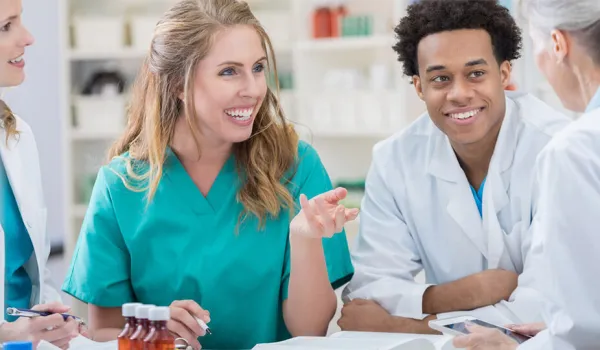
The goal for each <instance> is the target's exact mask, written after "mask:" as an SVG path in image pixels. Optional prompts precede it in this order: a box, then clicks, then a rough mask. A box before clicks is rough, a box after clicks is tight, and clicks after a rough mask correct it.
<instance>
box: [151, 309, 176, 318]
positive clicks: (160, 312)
mask: <svg viewBox="0 0 600 350" xmlns="http://www.w3.org/2000/svg"><path fill="white" fill-rule="evenodd" d="M170 318H171V310H169V308H168V307H155V308H152V309H151V310H150V321H168V320H169V319H170Z"/></svg>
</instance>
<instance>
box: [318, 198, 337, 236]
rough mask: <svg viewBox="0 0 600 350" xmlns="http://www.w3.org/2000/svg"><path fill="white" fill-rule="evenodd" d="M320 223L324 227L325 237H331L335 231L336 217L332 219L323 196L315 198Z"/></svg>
mask: <svg viewBox="0 0 600 350" xmlns="http://www.w3.org/2000/svg"><path fill="white" fill-rule="evenodd" d="M315 204H316V207H317V213H318V215H319V221H320V222H321V225H322V227H323V236H325V237H331V236H333V233H334V231H335V216H333V217H332V215H331V213H330V211H329V209H328V208H327V205H326V204H325V200H324V199H323V197H322V196H318V197H317V198H315Z"/></svg>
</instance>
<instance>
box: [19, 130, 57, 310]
mask: <svg viewBox="0 0 600 350" xmlns="http://www.w3.org/2000/svg"><path fill="white" fill-rule="evenodd" d="M27 129H28V131H29V133H30V134H31V142H32V143H33V146H32V147H33V150H34V152H35V154H33V155H32V159H31V160H32V161H34V162H35V165H36V169H35V171H36V173H37V174H40V168H39V164H40V161H39V153H38V147H37V143H36V141H35V138H34V137H33V133H32V132H31V129H30V128H29V126H27ZM35 188H36V190H37V191H39V194H40V197H39V198H40V201H41V204H42V205H44V206H45V199H44V195H43V193H44V192H43V188H42V181H41V177H39V181H38V183H37V185H36V187H35ZM46 228H47V227H46V222H44V227H42V228H41V231H40V232H42V234H43V240H42V241H43V242H44V247H43V248H44V250H43V253H42V255H43V259H42V261H43V264H42V266H40V267H39V268H40V269H43V270H44V271H43V276H44V277H43V280H41V281H40V284H41V285H42V288H41V289H42V293H43V294H42V295H40V303H42V304H47V303H52V302H61V303H62V299H61V297H60V294H59V292H58V290H57V289H56V288H55V287H54V286H53V283H52V273H51V271H50V270H49V269H48V267H47V266H48V258H49V257H50V238H49V237H48V233H47V230H46Z"/></svg>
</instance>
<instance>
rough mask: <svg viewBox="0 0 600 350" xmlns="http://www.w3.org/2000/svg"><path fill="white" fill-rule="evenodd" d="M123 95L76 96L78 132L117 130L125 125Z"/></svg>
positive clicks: (76, 128)
mask: <svg viewBox="0 0 600 350" xmlns="http://www.w3.org/2000/svg"><path fill="white" fill-rule="evenodd" d="M125 103H126V102H125V97H124V96H122V95H117V96H111V97H105V96H78V97H76V98H75V101H74V105H75V116H76V120H77V126H76V127H75V130H77V131H79V132H94V133H108V132H119V131H121V130H123V128H124V127H125Z"/></svg>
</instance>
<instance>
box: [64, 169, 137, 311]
mask: <svg viewBox="0 0 600 350" xmlns="http://www.w3.org/2000/svg"><path fill="white" fill-rule="evenodd" d="M111 180H112V184H111ZM116 181H120V180H119V179H118V177H117V176H116V175H115V174H114V173H113V172H112V171H111V170H109V169H107V168H102V169H100V172H99V173H98V177H97V179H96V183H95V185H94V189H93V192H92V196H91V199H90V203H89V207H88V210H87V213H86V215H85V218H84V221H83V225H82V227H81V231H80V234H79V239H78V241H77V245H76V248H75V252H74V255H73V260H72V262H71V267H70V270H69V272H68V274H67V277H66V279H65V281H64V283H63V286H62V289H63V291H64V292H65V293H68V294H70V295H72V296H73V297H75V298H77V299H79V300H81V301H83V302H85V303H88V304H94V305H97V306H101V307H120V306H121V305H122V304H124V303H127V302H132V301H134V293H133V288H132V287H131V282H130V280H131V279H130V264H129V253H128V249H127V247H126V246H125V242H124V240H123V236H122V234H121V230H120V228H119V224H118V222H117V218H116V215H115V211H114V207H113V198H112V197H111V192H110V187H111V185H115V184H117V182H116Z"/></svg>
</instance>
